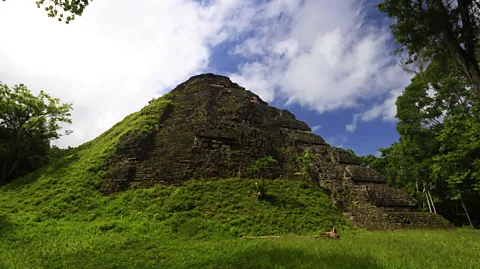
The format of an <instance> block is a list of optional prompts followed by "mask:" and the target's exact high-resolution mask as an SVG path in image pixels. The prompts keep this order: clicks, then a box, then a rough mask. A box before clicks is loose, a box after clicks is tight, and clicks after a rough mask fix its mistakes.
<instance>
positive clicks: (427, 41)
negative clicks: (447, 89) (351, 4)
mask: <svg viewBox="0 0 480 269" xmlns="http://www.w3.org/2000/svg"><path fill="white" fill-rule="evenodd" d="M378 8H379V9H380V11H382V12H386V13H387V14H388V16H389V17H392V18H395V19H396V22H395V23H394V24H393V25H391V30H392V34H393V35H394V36H395V38H396V41H397V43H399V44H401V47H400V48H399V49H398V50H396V52H401V51H404V50H407V51H408V54H409V61H407V63H412V62H414V61H416V60H417V59H418V58H419V57H426V58H428V59H431V60H433V59H435V60H437V61H438V60H440V59H446V58H448V59H453V60H454V61H455V62H456V63H457V64H458V66H459V67H460V68H461V70H462V73H463V75H464V76H465V77H466V78H467V79H468V81H469V83H470V84H471V85H473V90H474V92H475V94H476V97H477V99H479V98H480V68H479V63H478V61H477V59H478V57H479V54H480V51H479V45H480V41H479V40H480V0H384V2H383V3H381V4H379V5H378Z"/></svg>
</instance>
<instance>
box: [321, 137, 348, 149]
mask: <svg viewBox="0 0 480 269" xmlns="http://www.w3.org/2000/svg"><path fill="white" fill-rule="evenodd" d="M347 140H348V139H347V137H346V136H343V135H337V136H331V137H328V138H326V139H325V141H326V142H327V143H328V144H330V145H331V146H332V147H337V148H344V143H345V142H347Z"/></svg>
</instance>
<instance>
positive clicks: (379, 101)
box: [0, 0, 410, 154]
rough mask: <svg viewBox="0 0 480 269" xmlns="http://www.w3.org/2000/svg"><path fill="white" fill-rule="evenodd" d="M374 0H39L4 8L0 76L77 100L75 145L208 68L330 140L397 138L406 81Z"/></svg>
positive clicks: (382, 142)
mask: <svg viewBox="0 0 480 269" xmlns="http://www.w3.org/2000/svg"><path fill="white" fill-rule="evenodd" d="M378 2H379V1H376V0H371V1H368V0H364V1H357V0H337V1H333V0H303V1H300V0H262V1H259V0H208V1H200V0H195V1H194V0H164V1H156V0H144V1H141V2H138V3H136V4H135V5H133V4H132V2H131V0H116V1H114V0H102V1H94V2H92V3H91V5H90V6H89V7H88V8H87V10H86V11H85V13H84V15H83V16H82V17H80V18H78V19H77V20H75V21H74V22H73V23H71V24H70V25H65V24H62V23H58V22H56V21H55V20H52V19H50V18H48V17H47V16H46V14H45V13H44V12H43V11H42V10H40V9H37V8H36V6H35V3H34V1H33V0H16V1H7V2H5V3H1V5H0V7H1V8H0V31H1V32H2V35H3V40H2V43H1V44H0V81H3V82H4V83H7V84H17V83H24V84H26V85H28V86H29V88H30V89H31V90H32V91H34V92H38V91H40V90H45V91H46V92H48V93H50V94H52V95H53V96H56V97H59V98H60V99H61V100H63V101H68V102H72V103H73V105H74V111H73V114H72V117H73V121H74V123H73V124H72V125H71V126H65V127H66V128H68V129H70V130H73V131H74V132H73V134H72V135H70V136H67V137H62V138H61V139H60V140H59V141H56V143H57V144H58V145H60V146H61V147H66V146H76V145H79V144H81V143H83V142H86V141H88V140H90V139H92V138H94V137H96V136H98V135H99V134H100V133H102V132H104V131H105V130H107V129H108V128H110V127H111V126H112V125H113V124H115V123H116V122H118V121H120V120H121V119H122V118H123V117H125V116H126V115H128V114H130V113H132V112H134V111H137V110H139V109H140V108H141V107H143V106H145V105H146V104H147V103H148V100H150V99H151V98H152V97H153V96H161V95H162V94H164V93H165V92H168V91H169V90H171V89H172V88H173V87H174V86H176V85H177V84H179V83H181V82H183V81H185V80H187V79H188V78H189V77H190V76H193V75H196V74H199V73H206V72H213V73H217V74H222V75H227V76H229V77H230V78H231V79H232V80H233V81H234V82H237V83H238V84H240V85H242V86H244V87H246V88H247V89H249V90H251V91H253V92H255V93H257V94H258V95H260V97H261V98H262V99H264V100H265V101H267V102H268V103H269V104H270V105H273V106H276V107H278V108H282V109H288V110H290V111H291V112H293V113H294V114H295V115H296V116H297V118H298V119H300V120H302V121H305V122H307V123H308V124H309V125H310V126H311V127H314V128H313V129H314V132H315V133H316V134H319V135H321V136H322V137H323V138H324V139H326V140H327V142H329V143H330V144H332V145H334V146H338V147H342V148H346V149H347V148H350V149H353V150H354V151H355V152H357V153H358V154H368V153H374V154H375V153H376V152H377V148H380V147H387V146H389V145H390V144H391V143H393V142H394V141H396V140H397V139H398V135H397V132H396V130H395V123H396V121H395V118H394V115H395V105H394V103H395V99H396V97H397V96H398V95H399V94H400V93H401V91H402V90H403V88H404V87H405V86H406V85H408V83H409V80H410V75H409V74H406V73H405V72H404V71H403V70H402V69H401V68H400V67H399V66H398V65H396V62H397V61H398V58H397V57H396V56H394V55H393V53H392V52H393V49H394V46H395V44H394V40H393V38H392V36H391V34H390V32H389V29H388V24H389V20H388V19H387V18H386V16H385V15H384V14H382V13H380V12H378V11H377V9H376V7H375V5H376V4H377V3H378Z"/></svg>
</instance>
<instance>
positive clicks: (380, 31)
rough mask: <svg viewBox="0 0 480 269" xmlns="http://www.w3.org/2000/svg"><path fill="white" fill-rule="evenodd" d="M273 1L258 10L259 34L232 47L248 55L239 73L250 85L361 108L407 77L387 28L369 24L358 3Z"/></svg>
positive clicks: (304, 102)
mask: <svg viewBox="0 0 480 269" xmlns="http://www.w3.org/2000/svg"><path fill="white" fill-rule="evenodd" d="M283 2H285V1H283ZM301 2H302V1H296V3H301ZM275 3H276V2H275V1H273V2H271V3H267V4H265V5H264V6H263V7H262V8H259V9H258V10H257V13H256V15H255V16H254V17H253V19H254V22H253V23H252V24H253V25H255V26H256V27H255V28H254V29H255V31H256V34H254V35H253V37H251V38H250V39H248V40H246V41H245V42H243V43H242V44H240V45H238V46H237V48H236V50H235V53H237V54H241V55H243V56H245V57H248V58H249V61H247V62H246V63H245V64H244V65H241V66H239V72H238V73H237V74H235V78H236V79H237V80H240V81H242V82H244V85H245V86H246V87H247V88H251V89H253V90H255V91H259V92H260V93H262V94H263V95H265V96H268V98H275V97H277V98H278V97H281V98H284V99H286V100H287V104H293V103H297V104H300V105H301V106H303V107H306V108H309V109H314V110H316V111H318V112H320V113H322V112H325V111H334V110H339V109H346V108H357V109H361V108H362V107H364V106H365V105H366V104H369V103H371V102H372V100H378V99H379V98H381V97H382V96H385V95H386V94H388V93H389V92H390V91H392V89H397V88H401V87H403V86H405V85H406V83H407V84H408V81H409V79H410V75H408V74H406V73H405V72H404V71H403V70H402V68H401V67H399V66H398V65H396V64H395V60H396V59H395V58H394V56H393V55H392V48H391V47H390V45H391V43H392V37H391V34H390V31H389V29H388V28H387V27H379V26H377V25H369V24H367V23H366V19H365V18H364V17H363V16H364V15H363V12H362V7H361V2H359V1H354V0H345V1H328V0H306V1H304V4H303V5H299V4H298V5H290V6H281V7H279V6H278V5H276V8H269V6H271V5H275ZM282 7H283V8H282ZM327 7H328V8H327ZM267 10H269V11H272V10H274V11H275V12H270V13H268V15H265V14H266V13H267ZM273 13H276V14H275V15H274V14H273ZM252 66H254V69H255V72H253V71H252ZM385 106H387V104H385ZM385 106H384V108H385ZM371 113H374V111H371ZM378 113H380V114H382V115H383V114H385V113H386V114H385V118H388V117H390V115H391V111H390V110H389V111H388V112H378ZM349 128H350V129H354V128H355V126H354V125H352V126H350V127H349Z"/></svg>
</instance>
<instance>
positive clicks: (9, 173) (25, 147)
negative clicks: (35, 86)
mask: <svg viewBox="0 0 480 269" xmlns="http://www.w3.org/2000/svg"><path fill="white" fill-rule="evenodd" d="M71 109H72V105H71V104H68V103H65V104H60V100H59V99H58V98H53V97H51V96H50V95H48V94H46V93H45V92H43V91H41V92H40V93H39V94H38V95H37V96H35V95H33V94H32V93H31V92H30V91H29V90H28V89H27V87H26V86H25V85H23V84H20V85H15V86H13V87H12V88H9V87H8V86H7V85H5V84H3V83H1V82H0V171H1V174H0V185H2V184H5V183H7V182H9V181H10V180H12V179H13V178H15V177H18V176H21V175H24V174H25V173H28V172H31V171H32V170H34V169H36V168H38V167H40V166H42V165H44V164H45V163H46V161H47V157H48V153H49V151H50V141H51V140H53V139H57V138H59V137H60V136H61V134H60V133H59V131H60V129H61V127H60V125H59V123H61V122H65V123H71V119H70V118H69V117H70V110H71ZM65 134H69V132H68V131H66V132H65Z"/></svg>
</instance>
